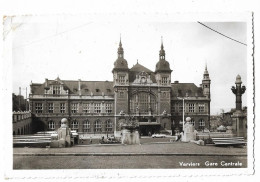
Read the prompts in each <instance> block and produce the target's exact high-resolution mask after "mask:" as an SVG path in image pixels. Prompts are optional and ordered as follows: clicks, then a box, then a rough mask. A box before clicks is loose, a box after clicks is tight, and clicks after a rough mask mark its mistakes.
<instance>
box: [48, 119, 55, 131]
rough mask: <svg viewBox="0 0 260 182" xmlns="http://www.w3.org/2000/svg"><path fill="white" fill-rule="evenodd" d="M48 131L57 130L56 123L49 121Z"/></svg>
mask: <svg viewBox="0 0 260 182" xmlns="http://www.w3.org/2000/svg"><path fill="white" fill-rule="evenodd" d="M48 129H50V130H54V129H55V123H54V121H49V122H48Z"/></svg>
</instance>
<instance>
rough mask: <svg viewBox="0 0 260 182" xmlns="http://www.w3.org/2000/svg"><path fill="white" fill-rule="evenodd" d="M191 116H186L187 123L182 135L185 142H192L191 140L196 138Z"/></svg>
mask: <svg viewBox="0 0 260 182" xmlns="http://www.w3.org/2000/svg"><path fill="white" fill-rule="evenodd" d="M190 121H191V118H190V117H187V118H186V123H185V125H184V128H183V135H182V141H183V142H190V141H191V140H194V139H195V137H194V126H193V125H192V124H191V123H190Z"/></svg>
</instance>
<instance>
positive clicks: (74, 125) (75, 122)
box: [71, 121, 79, 131]
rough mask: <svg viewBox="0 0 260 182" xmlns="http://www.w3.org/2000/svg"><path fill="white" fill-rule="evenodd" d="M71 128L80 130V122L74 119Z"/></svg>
mask: <svg viewBox="0 0 260 182" xmlns="http://www.w3.org/2000/svg"><path fill="white" fill-rule="evenodd" d="M71 129H72V130H76V131H78V130H79V122H78V121H72V123H71Z"/></svg>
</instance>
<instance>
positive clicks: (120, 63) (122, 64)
mask: <svg viewBox="0 0 260 182" xmlns="http://www.w3.org/2000/svg"><path fill="white" fill-rule="evenodd" d="M117 54H118V58H117V60H116V61H115V62H114V68H113V71H112V72H114V71H115V70H123V71H126V70H128V64H127V61H126V60H125V59H124V49H123V47H122V42H121V38H120V42H119V47H118V50H117Z"/></svg>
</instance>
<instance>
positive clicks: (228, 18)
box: [1, 3, 253, 178]
mask: <svg viewBox="0 0 260 182" xmlns="http://www.w3.org/2000/svg"><path fill="white" fill-rule="evenodd" d="M230 4H232V3H230ZM206 5H208V4H206ZM245 8H248V7H247V6H245ZM25 9H26V8H25ZM87 9H88V8H87ZM223 9H224V11H227V9H225V7H223ZM81 10H82V9H81ZM181 10H183V9H181ZM181 10H180V11H181ZM236 10H237V9H236ZM23 11H24V9H22V10H20V11H19V12H20V13H21V12H23ZM190 11H192V10H190ZM153 12H154V11H153ZM58 13H59V12H58ZM92 13H93V12H92ZM18 14H19V13H18ZM34 14H39V11H38V12H35V13H34ZM133 14H134V16H135V17H136V18H138V20H140V15H144V13H133ZM155 14H156V15H154V13H151V14H149V15H147V14H145V16H146V17H149V16H150V17H151V16H156V17H160V18H163V19H165V18H167V17H168V18H169V16H170V17H171V20H172V21H174V20H176V19H178V18H179V17H180V15H181V16H183V17H185V18H184V19H185V20H186V21H190V19H189V18H188V15H187V16H186V15H185V14H183V13H178V14H177V15H176V14H170V13H159V14H157V13H155ZM205 14H207V16H205ZM211 14H212V13H211ZM239 14H240V15H241V13H239ZM242 14H244V15H245V18H244V19H243V20H245V21H247V22H251V19H250V18H251V16H250V13H249V12H248V13H242ZM94 15H95V16H96V14H94ZM114 15H115V14H114ZM122 15H123V16H129V14H121V16H122ZM130 15H131V14H130ZM196 15H198V13H193V16H192V17H193V19H195V16H196ZM103 16H104V15H103ZM111 16H113V15H111ZM198 16H199V17H200V18H198V17H196V18H197V20H199V21H206V20H207V21H217V20H218V21H219V18H224V19H225V21H235V20H237V19H238V16H237V14H236V13H228V14H226V13H217V14H215V16H214V13H213V16H208V13H201V14H199V15H198ZM160 18H159V19H158V20H160ZM240 18H241V17H240ZM147 19H148V20H149V19H150V18H147ZM155 19H156V18H155ZM182 21H183V20H182ZM239 21H241V20H239ZM250 24H251V23H248V25H249V26H250ZM1 26H2V24H1ZM1 28H2V27H1ZM248 34H249V35H248V39H249V40H248V41H247V44H248V50H249V51H248V58H249V59H248V64H249V65H248V67H247V69H248V82H247V83H248V85H247V93H248V102H249V103H248V121H253V115H252V114H253V110H251V108H252V107H250V106H253V104H252V102H251V101H252V100H251V101H250V99H252V97H250V96H253V85H250V83H251V82H252V79H253V74H252V70H253V68H252V64H251V62H249V60H251V54H252V51H251V50H252V46H249V45H250V42H252V39H251V37H252V35H251V32H250V31H248ZM9 41H10V40H9ZM9 43H10V42H9ZM5 45H6V44H5ZM8 51H10V50H8V49H5V51H4V53H3V54H4V57H5V62H1V63H2V64H3V68H5V70H4V74H5V76H6V77H4V78H7V79H6V80H5V79H3V80H2V79H1V81H2V82H3V85H4V86H6V90H5V91H6V92H7V93H8V96H10V94H11V92H12V88H11V87H10V85H9V81H10V80H12V79H10V78H11V75H12V74H11V68H10V63H11V60H12V59H11V57H6V55H8V54H9V53H10V52H8ZM9 55H10V54H9ZM1 85H2V83H1ZM6 92H5V93H6ZM1 97H3V98H4V96H1ZM9 98H11V97H9ZM9 98H8V97H5V99H3V101H4V103H5V102H6V103H8V101H7V100H8V99H9ZM10 108H11V106H10V103H9V104H6V105H5V109H4V111H5V112H4V113H3V114H4V117H3V118H5V120H6V121H8V120H9V121H10V120H11V117H10V116H11V114H10V113H11V112H7V111H8V110H9V109H10ZM10 110H11V109H10ZM5 128H6V130H4V131H5V132H4V136H5V137H3V138H5V139H6V136H9V135H10V133H11V128H10V125H7V127H5ZM252 128H253V123H252V122H251V123H250V122H248V130H250V131H249V132H248V140H249V141H250V142H249V143H248V149H249V151H248V163H249V165H248V168H247V169H246V170H245V169H225V170H219V169H217V170H216V169H207V172H205V169H196V170H186V169H185V170H181V169H174V170H156V173H155V172H154V170H146V169H144V170H141V173H140V170H109V173H108V170H83V171H86V172H88V173H91V175H90V176H89V177H90V178H91V177H94V178H96V177H101V176H103V175H104V176H106V177H109V176H111V177H112V178H118V177H119V176H121V177H123V176H128V177H131V176H133V175H134V176H138V175H140V177H145V176H147V177H150V176H165V177H167V176H174V174H176V175H177V176H178V174H179V172H181V174H182V175H187V176H189V175H191V174H195V176H201V175H202V174H201V173H204V174H205V173H206V176H208V175H213V176H215V175H228V176H229V175H233V174H252V172H253V166H252V164H253V163H252V162H253V158H252V157H250V156H253V143H252V142H251V141H253V135H252V134H253V133H252V130H251V129H252ZM8 133H9V134H8ZM250 137H251V138H250ZM8 138H9V137H8ZM10 138H11V137H10ZM10 138H9V139H10ZM9 139H8V140H4V141H6V142H5V143H4V146H2V147H4V153H5V157H4V159H5V160H4V161H5V162H4V164H5V176H6V177H13V178H16V177H18V178H21V177H24V176H26V175H28V174H29V176H30V177H31V178H33V177H39V176H42V177H44V178H45V177H47V176H51V175H53V176H54V177H57V176H59V175H61V176H63V177H70V176H75V175H78V177H80V176H82V172H80V171H81V170H79V171H78V170H41V171H40V170H39V171H35V170H34V171H33V173H32V172H30V171H27V170H23V171H13V170H12V161H11V160H10V159H11V158H12V149H11V147H12V146H11V144H10V140H9ZM251 139H252V140H251ZM10 149H11V151H10ZM6 155H8V156H6ZM10 164H11V165H10ZM10 167H11V168H10ZM119 171H120V172H119ZM191 172H192V173H191ZM111 173H112V174H111ZM46 174H48V175H46ZM83 174H84V175H85V172H84V173H83ZM87 176H88V175H87Z"/></svg>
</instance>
